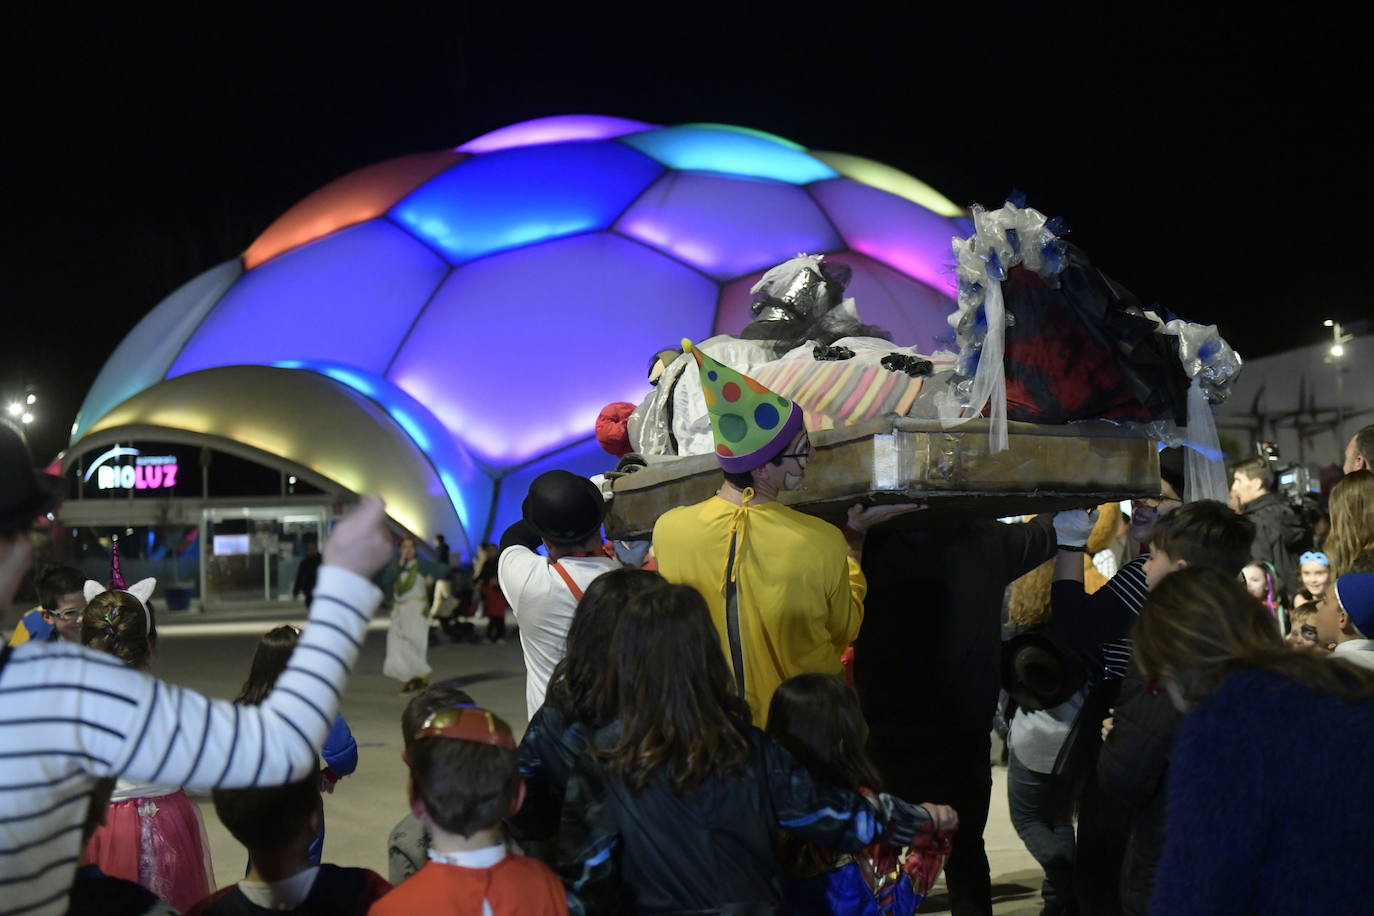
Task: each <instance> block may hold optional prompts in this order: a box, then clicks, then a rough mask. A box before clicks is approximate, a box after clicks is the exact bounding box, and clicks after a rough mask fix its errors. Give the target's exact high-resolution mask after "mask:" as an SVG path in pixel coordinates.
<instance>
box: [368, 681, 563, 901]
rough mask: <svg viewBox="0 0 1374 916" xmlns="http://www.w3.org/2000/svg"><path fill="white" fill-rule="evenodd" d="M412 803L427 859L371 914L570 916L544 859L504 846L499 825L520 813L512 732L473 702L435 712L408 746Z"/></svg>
mask: <svg viewBox="0 0 1374 916" xmlns="http://www.w3.org/2000/svg"><path fill="white" fill-rule="evenodd" d="M409 763H410V805H411V809H412V810H413V811H414V812H415V816H416V817H418V818H419V819H420V820H422V821H423V822H424V823H425V826H426V827H427V828H428V829H429V834H430V844H429V862H428V864H426V865H425V866H424V868H421V869H420V870H419V871H418V872H416V873H415V874H414V875H413V876H412V877H410V878H407V879H406V880H405V882H404V883H402V884H401V885H400V886H399V887H397V888H396V889H395V890H393V891H392V892H391V893H389V894H387V895H386V896H385V897H383V898H382V899H381V900H379V901H378V902H377V903H376V904H374V905H373V907H372V909H371V910H370V911H369V912H370V913H371V914H372V916H392V914H403V913H430V914H435V916H443V914H454V916H459V914H461V916H469V914H470V916H481V914H486V913H490V914H492V916H506V914H512V913H521V914H535V916H542V914H550V916H552V914H565V913H567V912H568V904H567V896H566V894H565V892H564V890H563V885H562V884H561V883H560V882H559V880H558V878H557V876H555V875H554V873H553V871H552V870H551V869H550V868H549V867H548V866H547V865H545V864H544V863H542V862H539V861H537V860H535V859H531V858H528V857H527V856H520V855H514V854H512V853H511V852H509V851H508V850H507V849H506V845H505V841H504V839H503V836H502V832H501V831H502V828H501V821H502V819H503V818H505V817H507V816H508V815H511V814H514V813H515V812H516V811H518V810H520V804H521V802H522V801H523V800H524V797H525V787H524V784H523V783H522V782H521V780H520V773H519V771H518V760H517V754H516V744H515V736H514V735H513V734H511V730H510V726H509V725H507V724H506V723H505V722H504V721H503V720H502V719H500V718H499V717H497V716H496V715H494V714H493V713H490V712H488V711H487V710H485V709H480V708H478V707H475V706H454V707H450V708H447V709H441V710H438V711H437V712H434V713H431V714H430V715H429V716H428V717H427V718H426V719H425V721H424V723H423V724H422V725H421V727H420V729H419V730H418V731H417V732H416V733H415V740H414V742H413V744H412V746H411V750H410V760H409Z"/></svg>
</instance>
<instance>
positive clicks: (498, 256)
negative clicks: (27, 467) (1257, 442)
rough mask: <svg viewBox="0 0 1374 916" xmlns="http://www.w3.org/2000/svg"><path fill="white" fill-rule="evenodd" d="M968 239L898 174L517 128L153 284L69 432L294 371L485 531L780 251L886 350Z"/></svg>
mask: <svg viewBox="0 0 1374 916" xmlns="http://www.w3.org/2000/svg"><path fill="white" fill-rule="evenodd" d="M968 232H969V228H968V223H967V220H966V219H965V218H964V215H963V213H962V211H960V210H959V208H957V207H955V206H954V205H953V204H951V203H950V202H949V201H948V200H947V199H945V198H944V197H942V196H940V195H939V194H938V193H936V192H935V191H933V190H931V189H930V188H929V187H928V186H926V185H924V184H923V183H921V182H919V181H917V180H916V179H915V178H912V177H911V176H910V175H906V174H904V173H902V172H900V171H898V170H896V169H893V168H891V167H889V166H885V165H883V164H882V163H877V162H873V161H872V160H869V159H864V158H862V157H859V156H851V155H847V154H841V153H828V152H825V153H822V152H811V151H808V150H806V149H804V148H802V147H801V146H799V145H798V144H796V143H794V142H792V141H791V140H787V139H785V138H782V137H778V136H776V135H773V134H768V133H765V132H763V131H759V130H754V129H752V128H748V127H738V126H734V125H724V124H705V123H702V124H687V125H681V126H678V127H658V126H656V125H653V124H648V123H645V122H642V121H637V120H630V119H625V118H614V117H603V116H598V115H567V116H558V117H551V118H540V119H537V120H534V121H526V122H523V123H520V124H513V125H510V126H509V127H503V128H501V129H500V130H495V131H492V132H490V133H487V134H484V135H482V136H480V137H478V138H476V139H475V140H472V141H469V142H467V143H464V144H462V145H461V146H459V147H458V148H457V149H448V150H441V151H438V152H433V153H422V154H418V155H414V156H403V157H400V158H398V159H393V160H390V161H388V162H383V163H379V164H377V165H374V166H369V167H367V168H365V169H361V170H359V171H357V172H354V173H352V174H350V175H346V176H344V177H342V178H339V179H337V180H336V181H333V182H331V183H329V184H328V185H326V186H325V187H323V188H321V189H320V190H319V191H317V192H315V193H314V194H311V195H310V196H308V197H306V198H305V199H304V200H302V201H301V202H300V203H298V204H297V205H296V206H294V207H292V208H291V209H290V210H288V211H287V212H286V213H284V214H283V215H282V216H281V217H280V218H279V219H278V220H277V221H276V222H274V223H273V224H272V225H271V226H269V227H268V228H267V230H266V231H264V232H263V234H262V235H261V236H260V237H259V238H258V239H257V240H256V241H255V242H254V243H253V244H252V245H251V246H250V247H249V248H248V250H247V251H246V252H244V254H243V257H242V258H236V259H234V260H233V261H232V262H229V263H226V264H223V265H221V266H219V267H217V268H215V269H213V270H211V271H208V272H207V273H205V274H202V275H201V276H200V277H197V278H195V279H194V280H192V281H191V282H189V283H187V284H186V285H185V286H183V287H182V288H180V289H178V290H177V291H176V292H174V293H172V294H171V295H170V296H169V297H168V298H167V299H166V300H164V301H163V302H162V303H161V304H159V305H158V306H157V308H155V309H154V310H153V311H152V312H150V313H149V314H148V316H147V317H146V318H145V319H144V320H143V321H142V322H140V323H139V325H138V326H137V327H136V328H135V329H134V331H133V332H132V333H131V334H130V335H129V336H128V337H127V338H126V339H125V340H124V341H123V342H122V343H121V344H120V346H119V348H118V349H116V351H115V353H114V355H113V356H111V357H110V359H109V361H108V362H107V363H106V365H105V367H104V368H103V369H102V371H101V374H100V377H99V380H98V382H97V384H96V386H95V388H94V389H93V390H92V391H91V393H90V394H89V395H88V397H87V399H86V402H85V404H83V406H82V409H81V411H80V413H79V414H78V420H77V423H76V424H75V426H74V427H73V440H72V441H73V443H77V440H79V439H80V438H81V437H82V436H83V435H84V434H86V432H87V431H88V430H89V428H90V427H91V426H92V424H95V423H96V422H97V421H99V420H100V418H101V417H102V416H105V415H108V414H110V413H111V412H112V411H115V410H117V409H118V405H119V404H121V403H123V402H125V401H126V399H128V398H130V397H133V396H135V395H136V394H137V393H138V392H140V391H144V390H147V389H149V388H151V387H153V386H155V385H161V384H164V382H165V380H168V379H171V378H172V377H177V378H178V379H179V378H181V377H184V376H185V375H186V374H188V373H193V372H198V371H199V370H203V369H210V368H212V367H224V366H234V365H259V366H277V367H290V368H292V369H295V370H299V371H298V374H314V375H317V376H320V377H322V378H325V379H329V380H332V382H333V383H337V384H341V385H344V386H345V387H347V388H348V389H349V390H350V391H351V392H353V393H354V394H355V395H356V396H357V397H359V398H364V399H367V400H368V401H370V402H371V403H372V404H374V405H375V406H376V408H377V410H378V411H379V412H380V413H381V414H382V415H384V416H385V417H387V418H388V420H387V422H386V423H384V424H381V425H379V426H378V427H377V428H378V429H385V430H392V431H394V434H395V435H399V436H402V437H404V438H405V439H406V440H407V442H408V443H409V445H408V446H407V447H413V448H414V449H417V450H419V451H420V452H422V453H424V454H425V455H426V456H427V458H428V460H429V461H430V463H431V464H432V466H433V467H434V469H435V475H434V476H435V477H436V478H437V480H438V481H440V486H439V487H438V489H435V485H434V482H433V481H430V482H429V483H427V484H426V486H427V487H428V488H429V489H428V490H427V491H426V493H427V495H426V498H429V497H430V496H436V495H443V496H446V497H447V500H446V501H447V502H448V503H451V505H452V506H453V513H452V514H453V516H454V517H456V518H458V519H459V520H460V522H461V524H462V526H463V530H464V532H465V533H466V535H467V536H468V537H469V538H470V539H473V540H480V539H482V538H490V537H494V536H496V535H499V533H500V531H501V530H502V529H503V527H504V526H505V525H506V524H508V523H509V522H510V521H512V520H513V516H514V514H518V508H519V504H520V493H519V492H516V491H522V488H523V486H524V485H525V484H526V483H527V482H528V480H527V478H530V477H532V475H533V473H536V472H537V470H538V469H546V468H549V467H558V466H562V467H568V468H570V469H572V470H575V471H578V472H583V473H592V472H594V471H597V470H605V469H607V468H608V467H610V466H611V464H612V462H613V459H611V458H610V457H609V456H605V455H604V454H603V453H602V452H601V451H600V450H599V447H597V446H596V445H595V443H594V440H592V438H591V436H592V432H593V428H594V421H595V418H596V416H597V414H598V413H599V411H600V409H601V408H602V407H603V406H604V405H605V404H607V403H608V402H611V401H617V400H623V401H630V402H637V401H639V400H641V399H642V398H643V396H644V394H645V392H646V390H647V388H648V386H647V383H646V381H645V378H644V371H645V367H646V364H647V363H648V360H649V356H650V355H651V354H652V353H654V352H656V351H658V350H660V349H662V348H664V347H668V346H673V345H675V344H676V342H677V341H679V340H681V339H682V338H683V337H692V338H702V337H707V336H710V335H711V334H712V333H739V332H740V331H741V329H743V327H744V326H745V325H746V324H747V323H748V322H749V321H750V319H751V318H752V315H751V313H750V309H749V304H750V302H751V300H752V299H753V296H752V295H751V294H750V293H749V287H750V286H752V285H753V283H754V282H755V281H756V280H757V279H758V278H759V276H760V275H761V274H762V273H763V272H764V270H765V269H767V268H768V267H771V266H773V265H775V264H778V263H780V262H782V261H784V260H786V259H787V258H790V257H792V256H794V255H796V254H798V253H800V252H809V253H816V254H819V253H825V254H826V256H827V257H829V258H833V259H835V260H839V261H843V262H844V263H846V264H849V265H851V266H852V267H853V269H854V277H853V280H852V282H851V284H850V287H849V294H850V295H852V296H853V297H854V298H855V299H856V301H857V304H858V309H859V315H860V317H861V318H862V319H863V320H864V321H866V322H868V323H870V324H875V325H879V326H881V327H885V328H887V329H888V330H889V331H891V333H892V335H893V337H894V339H895V340H894V342H895V343H896V344H898V345H901V346H913V345H914V346H917V347H919V348H921V349H922V350H933V349H936V348H938V347H940V346H947V345H948V344H947V338H948V335H949V329H948V325H947V324H946V316H947V315H948V314H949V313H950V312H951V311H952V310H953V308H954V301H953V293H954V290H953V276H954V274H953V270H952V266H953V255H952V253H951V251H950V240H951V238H953V237H954V236H960V237H963V236H967V235H968ZM225 377H227V376H225ZM188 390H189V389H188ZM197 390H200V389H197ZM300 390H306V389H304V388H302V389H300ZM310 390H314V389H310ZM235 403H238V404H242V403H243V401H242V399H236V401H235ZM293 409H295V410H298V411H310V410H312V409H313V405H311V404H296V405H293ZM187 416H188V417H191V416H192V414H189V413H188V414H187ZM216 416H220V417H221V418H223V416H224V415H223V414H222V412H221V413H219V414H216ZM168 422H171V420H169V421H168ZM189 422H190V421H189V420H188V423H189ZM217 422H218V421H217ZM225 422H226V423H227V422H228V421H227V420H225ZM187 428H188V429H190V428H191V427H190V426H188V427H187ZM195 428H196V429H198V430H199V429H201V428H202V427H201V426H196V427H195ZM207 434H208V433H207ZM224 434H225V435H231V434H232V430H227V431H226V432H225V433H224ZM344 476H347V475H344ZM337 479H339V480H341V481H343V482H345V483H346V482H347V481H344V480H343V477H340V478H337ZM429 491H433V492H432V493H430V492H429ZM440 491H442V494H440ZM411 517H412V518H416V519H419V518H421V517H422V516H421V515H420V514H417V513H411ZM423 518H427V519H432V518H433V516H423ZM423 524H431V522H429V521H426V522H423ZM416 533H417V534H420V535H421V536H425V537H429V536H431V535H432V534H434V533H436V532H435V531H430V530H417V531H416ZM452 536H453V537H454V538H457V537H458V532H453V533H452ZM455 543H456V541H455Z"/></svg>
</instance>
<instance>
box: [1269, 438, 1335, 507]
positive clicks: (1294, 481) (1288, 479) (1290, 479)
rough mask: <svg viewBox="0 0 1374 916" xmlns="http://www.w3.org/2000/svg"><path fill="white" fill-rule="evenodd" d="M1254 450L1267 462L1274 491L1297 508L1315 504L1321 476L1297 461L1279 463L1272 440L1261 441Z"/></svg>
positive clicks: (1319, 492)
mask: <svg viewBox="0 0 1374 916" xmlns="http://www.w3.org/2000/svg"><path fill="white" fill-rule="evenodd" d="M1255 451H1256V452H1258V453H1259V456H1260V457H1261V458H1263V459H1265V460H1266V461H1268V462H1269V468H1270V470H1271V471H1273V473H1274V492H1275V493H1277V494H1278V495H1279V496H1281V497H1283V499H1284V500H1286V501H1287V502H1288V504H1289V505H1291V506H1293V507H1294V508H1296V509H1299V510H1303V509H1308V508H1312V507H1315V506H1316V505H1317V503H1318V502H1319V501H1320V499H1321V492H1322V486H1321V478H1320V476H1319V475H1318V474H1317V473H1316V472H1315V471H1314V470H1313V469H1312V468H1311V467H1309V466H1307V465H1305V464H1299V463H1297V462H1293V463H1291V464H1280V463H1279V447H1278V445H1276V444H1275V443H1273V442H1261V443H1259V445H1257V446H1256V448H1255Z"/></svg>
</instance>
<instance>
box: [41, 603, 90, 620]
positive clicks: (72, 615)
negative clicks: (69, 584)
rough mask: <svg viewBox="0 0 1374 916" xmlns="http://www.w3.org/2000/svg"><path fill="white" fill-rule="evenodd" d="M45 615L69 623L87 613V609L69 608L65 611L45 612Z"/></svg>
mask: <svg viewBox="0 0 1374 916" xmlns="http://www.w3.org/2000/svg"><path fill="white" fill-rule="evenodd" d="M44 613H46V614H47V615H48V616H49V617H55V618H57V619H58V620H60V621H62V622H63V623H67V622H69V621H72V620H75V619H76V618H78V617H80V616H81V615H82V614H83V613H85V609H84V608H79V607H69V608H67V609H66V610H64V611H45V612H44Z"/></svg>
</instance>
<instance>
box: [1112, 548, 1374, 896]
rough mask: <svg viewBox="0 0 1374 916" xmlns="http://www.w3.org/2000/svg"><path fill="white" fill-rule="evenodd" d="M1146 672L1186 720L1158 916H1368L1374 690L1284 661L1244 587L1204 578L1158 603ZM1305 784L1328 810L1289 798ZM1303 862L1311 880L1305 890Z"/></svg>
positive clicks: (1306, 660)
mask: <svg viewBox="0 0 1374 916" xmlns="http://www.w3.org/2000/svg"><path fill="white" fill-rule="evenodd" d="M1135 652H1136V659H1137V661H1138V663H1139V665H1140V668H1141V671H1142V672H1143V673H1144V674H1145V676H1146V677H1148V678H1151V679H1152V683H1153V684H1154V685H1156V689H1160V690H1162V691H1163V692H1165V693H1167V695H1168V696H1169V698H1170V700H1171V701H1172V702H1173V704H1174V705H1175V706H1176V707H1177V708H1178V709H1179V711H1180V712H1183V713H1185V714H1186V718H1185V719H1184V721H1183V723H1182V724H1181V725H1180V726H1179V729H1178V732H1177V736H1176V738H1175V741H1174V746H1173V755H1172V759H1171V763H1170V766H1169V777H1168V780H1169V782H1168V817H1167V825H1168V827H1167V833H1166V836H1165V841H1164V853H1163V856H1162V858H1161V860H1160V865H1159V871H1158V876H1157V880H1156V885H1155V895H1154V898H1153V901H1152V905H1151V910H1152V911H1153V912H1161V913H1183V912H1190V913H1216V912H1274V913H1295V912H1324V913H1354V912H1362V911H1364V910H1366V909H1367V908H1368V906H1369V901H1370V900H1371V899H1374V869H1371V868H1369V852H1368V845H1367V837H1368V831H1369V824H1370V822H1371V820H1374V767H1370V766H1369V765H1368V761H1369V760H1370V759H1371V755H1374V728H1371V724H1374V677H1372V676H1371V675H1370V674H1369V672H1367V671H1364V670H1362V669H1360V668H1358V667H1357V666H1355V665H1352V664H1349V663H1346V662H1342V661H1339V660H1337V659H1335V658H1334V657H1331V656H1325V657H1323V656H1321V655H1318V654H1316V653H1315V652H1313V651H1311V650H1305V649H1298V650H1295V649H1292V648H1288V647H1285V645H1284V643H1283V639H1282V637H1281V636H1280V635H1279V633H1278V631H1277V629H1276V628H1275V627H1274V623H1273V618H1272V617H1271V616H1270V615H1269V613H1268V612H1267V611H1266V610H1265V609H1264V607H1263V606H1262V605H1261V604H1260V603H1259V602H1258V601H1257V600H1256V599H1254V598H1253V597H1251V596H1250V595H1249V594H1247V593H1246V591H1245V589H1244V587H1243V586H1242V585H1240V584H1239V583H1238V582H1236V580H1235V579H1234V577H1232V576H1228V575H1227V574H1226V573H1224V572H1221V571H1220V570H1217V569H1214V568H1210V567H1204V566H1192V567H1188V568H1186V569H1182V570H1179V571H1178V572H1175V573H1173V574H1171V575H1169V576H1167V577H1166V578H1164V579H1163V580H1162V581H1161V582H1160V583H1159V584H1158V585H1157V586H1156V587H1155V589H1154V590H1153V591H1152V592H1151V594H1150V598H1149V600H1148V601H1147V602H1146V604H1145V607H1144V608H1143V610H1142V611H1141V615H1140V621H1139V623H1138V624H1137V625H1136V629H1135ZM1294 774H1301V778H1302V780H1303V781H1304V783H1305V784H1308V785H1312V786H1320V787H1321V793H1322V800H1321V802H1319V803H1318V804H1317V805H1314V806H1307V805H1295V804H1293V803H1292V800H1291V798H1290V797H1289V796H1288V795H1287V794H1286V793H1284V792H1283V791H1281V787H1282V786H1285V785H1287V784H1288V783H1289V782H1290V781H1291V780H1292V779H1293V776H1294ZM1295 862H1301V863H1302V865H1301V872H1302V875H1303V878H1302V880H1294V879H1293V868H1294V863H1295Z"/></svg>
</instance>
